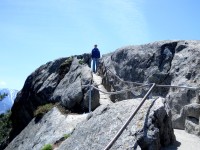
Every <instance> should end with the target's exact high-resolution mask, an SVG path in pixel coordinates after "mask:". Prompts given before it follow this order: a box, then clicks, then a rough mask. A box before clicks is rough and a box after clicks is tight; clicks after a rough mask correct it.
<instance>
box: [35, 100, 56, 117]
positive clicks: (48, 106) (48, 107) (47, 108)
mask: <svg viewBox="0 0 200 150" xmlns="http://www.w3.org/2000/svg"><path fill="white" fill-rule="evenodd" d="M53 107H54V105H53V104H52V103H49V104H45V105H42V106H39V107H38V108H37V110H36V111H35V112H34V116H35V117H37V116H43V115H44V114H46V113H47V112H48V111H50V110H51V109H52V108H53Z"/></svg>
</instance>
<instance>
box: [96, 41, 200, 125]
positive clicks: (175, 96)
mask: <svg viewBox="0 0 200 150" xmlns="http://www.w3.org/2000/svg"><path fill="white" fill-rule="evenodd" d="M199 62H200V42H199V41H160V42H154V43H149V44H145V45H138V46H128V47H123V48H120V49H117V50H116V51H115V52H113V53H110V54H107V55H104V56H103V57H102V59H101V61H100V69H99V74H100V75H101V76H102V78H103V84H104V86H105V87H106V89H107V90H108V91H118V90H123V89H127V88H135V89H134V90H132V91H130V92H126V93H123V94H118V95H112V96H111V99H112V101H119V100H124V99H127V98H133V97H142V96H144V94H145V93H146V92H147V90H148V86H147V87H146V88H136V86H138V85H140V84H137V83H143V84H148V83H156V84H164V85H182V86H193V87H199V86H200V70H199V68H200V63H199ZM115 75H117V76H115ZM119 78H121V79H122V80H124V81H131V82H137V83H130V82H122V81H121V80H119ZM197 93H199V91H197ZM197 93H196V92H195V91H193V90H190V89H184V88H161V87H157V88H156V89H155V90H154V91H153V95H154V96H163V97H166V99H167V103H168V105H169V107H170V109H171V110H172V120H173V127H174V128H179V129H184V128H185V125H184V124H185V123H182V124H181V125H180V122H179V123H177V122H178V121H179V120H180V118H179V117H180V114H181V111H182V109H183V108H184V106H186V105H189V104H191V103H196V102H197V103H199V94H197ZM184 121H185V120H184Z"/></svg>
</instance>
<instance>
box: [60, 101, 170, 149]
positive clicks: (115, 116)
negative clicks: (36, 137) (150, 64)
mask: <svg viewBox="0 0 200 150" xmlns="http://www.w3.org/2000/svg"><path fill="white" fill-rule="evenodd" d="M163 101H164V99H162V98H158V99H149V100H147V101H146V102H145V103H144V105H143V106H142V107H141V109H140V110H139V112H138V114H137V115H136V116H135V117H134V118H133V120H132V121H131V122H130V124H129V125H128V127H127V128H126V130H124V132H123V133H122V135H121V136H120V137H119V139H118V140H117V141H116V143H115V144H114V145H113V147H112V148H111V149H113V150H114V149H115V150H116V149H117V150H124V149H154V150H159V149H160V148H161V146H166V145H168V144H170V143H172V142H173V141H174V134H173V129H172V125H171V118H170V115H169V114H168V113H167V112H166V108H165V105H164V103H163ZM140 102H141V99H131V100H124V101H121V102H117V103H114V104H110V105H101V106H100V107H98V108H97V109H96V110H95V111H94V112H93V116H92V117H91V118H90V119H89V120H88V121H86V122H83V123H81V124H79V125H78V126H77V128H76V129H75V131H74V132H73V134H72V135H71V136H70V137H69V138H68V139H67V140H65V141H64V142H63V143H62V144H61V145H60V146H59V147H58V150H63V149H67V150H74V149H81V150H88V149H91V150H102V149H104V148H105V147H106V145H107V144H108V143H109V142H110V140H111V139H112V138H113V137H114V136H115V134H116V133H117V132H118V130H119V129H120V128H121V127H122V125H123V124H124V123H125V122H126V120H127V118H128V117H129V116H130V115H131V113H132V112H133V111H134V110H135V109H136V107H137V106H138V105H139V103H140Z"/></svg>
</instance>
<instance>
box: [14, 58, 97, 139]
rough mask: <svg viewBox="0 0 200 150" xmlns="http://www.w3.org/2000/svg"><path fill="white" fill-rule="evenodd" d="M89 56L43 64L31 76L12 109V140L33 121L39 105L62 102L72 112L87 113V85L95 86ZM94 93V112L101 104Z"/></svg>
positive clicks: (61, 59)
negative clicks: (92, 84) (89, 65)
mask: <svg viewBox="0 0 200 150" xmlns="http://www.w3.org/2000/svg"><path fill="white" fill-rule="evenodd" d="M77 57H78V58H80V59H77ZM89 57H90V54H83V55H80V56H76V57H67V58H60V59H57V60H54V61H51V62H48V63H46V64H45V65H42V66H41V67H39V68H38V69H36V70H35V71H34V72H33V73H32V74H31V75H29V76H28V78H27V79H26V81H25V84H24V87H23V88H22V90H21V91H20V92H19V93H18V95H17V98H16V100H15V103H14V105H13V107H12V115H11V120H12V124H13V129H12V132H11V139H13V138H14V137H15V136H16V135H17V134H19V133H20V131H21V130H22V129H23V128H24V127H25V126H26V125H27V124H28V123H29V122H30V121H31V119H32V118H33V117H34V111H35V110H36V109H37V108H38V106H40V105H44V104H46V103H56V102H60V103H61V104H62V105H63V106H65V107H66V109H69V110H71V111H79V112H85V111H86V112H87V111H88V93H89V87H88V85H89V84H90V83H92V72H91V70H90V69H89V67H88V64H89V63H90V59H89ZM92 92H93V95H94V97H93V100H92V102H93V103H92V109H95V108H96V107H97V106H98V105H99V102H98V101H99V93H98V92H95V91H92ZM77 108H78V109H77Z"/></svg>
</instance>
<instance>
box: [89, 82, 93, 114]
mask: <svg viewBox="0 0 200 150" xmlns="http://www.w3.org/2000/svg"><path fill="white" fill-rule="evenodd" d="M91 99H92V86H91V85H90V89H89V113H90V112H91V103H92V100H91Z"/></svg>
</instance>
